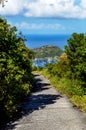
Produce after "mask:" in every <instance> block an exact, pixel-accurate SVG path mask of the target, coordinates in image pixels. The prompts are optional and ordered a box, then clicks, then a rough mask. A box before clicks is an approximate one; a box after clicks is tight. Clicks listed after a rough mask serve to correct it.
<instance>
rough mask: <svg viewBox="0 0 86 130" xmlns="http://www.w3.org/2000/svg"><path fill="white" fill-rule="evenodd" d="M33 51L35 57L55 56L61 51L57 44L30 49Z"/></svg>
mask: <svg viewBox="0 0 86 130" xmlns="http://www.w3.org/2000/svg"><path fill="white" fill-rule="evenodd" d="M32 51H33V52H34V53H35V58H38V59H39V58H45V57H55V56H57V57H58V56H60V55H61V54H62V53H63V51H62V50H61V49H60V48H59V47H57V46H42V47H40V48H35V49H33V50H32Z"/></svg>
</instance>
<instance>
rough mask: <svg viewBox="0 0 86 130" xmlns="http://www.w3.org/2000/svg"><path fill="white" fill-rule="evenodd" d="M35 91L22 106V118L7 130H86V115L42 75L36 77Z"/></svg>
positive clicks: (12, 123)
mask: <svg viewBox="0 0 86 130" xmlns="http://www.w3.org/2000/svg"><path fill="white" fill-rule="evenodd" d="M35 79H36V86H35V91H34V92H33V93H32V94H31V96H30V97H28V99H27V100H26V101H25V102H24V103H23V104H21V108H22V112H21V113H22V117H21V118H19V119H17V120H15V121H14V122H10V123H8V124H7V127H6V128H5V130H86V115H85V114H83V113H82V112H80V111H79V110H78V109H76V108H74V107H73V105H72V104H71V103H70V102H69V100H68V99H67V98H66V97H64V96H62V95H60V94H59V93H58V92H57V91H56V90H55V89H54V88H52V87H51V86H50V84H49V81H48V80H47V79H46V78H44V77H43V76H41V75H38V74H37V75H35Z"/></svg>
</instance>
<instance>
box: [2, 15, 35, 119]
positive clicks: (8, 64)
mask: <svg viewBox="0 0 86 130" xmlns="http://www.w3.org/2000/svg"><path fill="white" fill-rule="evenodd" d="M24 41H25V38H24V37H23V35H22V33H18V31H17V28H16V27H15V26H14V27H11V25H10V24H8V23H7V21H6V20H4V19H2V18H0V117H1V116H2V117H3V116H4V115H5V116H8V117H11V116H12V114H13V112H14V111H15V110H16V106H17V104H18V103H19V102H20V101H21V100H22V99H23V98H24V97H25V96H26V95H28V94H29V93H30V90H31V88H32V81H33V76H32V74H31V70H32V60H31V58H32V54H33V53H32V51H31V50H30V49H28V48H27V47H26V46H25V44H24Z"/></svg>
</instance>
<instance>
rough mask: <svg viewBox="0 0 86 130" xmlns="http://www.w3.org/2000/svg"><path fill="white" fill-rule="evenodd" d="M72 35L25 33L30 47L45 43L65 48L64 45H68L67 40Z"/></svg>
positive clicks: (27, 44)
mask: <svg viewBox="0 0 86 130" xmlns="http://www.w3.org/2000/svg"><path fill="white" fill-rule="evenodd" d="M70 36H71V35H68V34H61V35H60V34H57V35H56V34H55V35H54V34H53V35H51V34H50V35H48V34H46V35H45V34H41V35H40V34H39V35H38V34H37V35H35V34H28V35H25V38H26V39H27V41H26V46H27V47H28V48H30V49H33V48H38V47H41V46H45V45H55V46H58V47H60V48H61V49H63V50H64V46H65V45H67V40H68V39H69V38H70Z"/></svg>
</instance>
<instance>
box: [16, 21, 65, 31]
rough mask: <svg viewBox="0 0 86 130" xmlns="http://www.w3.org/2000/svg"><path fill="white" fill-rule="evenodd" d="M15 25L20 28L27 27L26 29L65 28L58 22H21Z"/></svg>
mask: <svg viewBox="0 0 86 130" xmlns="http://www.w3.org/2000/svg"><path fill="white" fill-rule="evenodd" d="M16 26H17V27H18V28H21V29H27V30H30V29H31V30H38V29H40V30H41V29H50V30H59V29H62V30H65V27H64V26H63V25H61V24H59V23H54V24H51V23H46V24H45V23H40V24H39V23H27V22H22V23H17V24H16Z"/></svg>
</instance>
